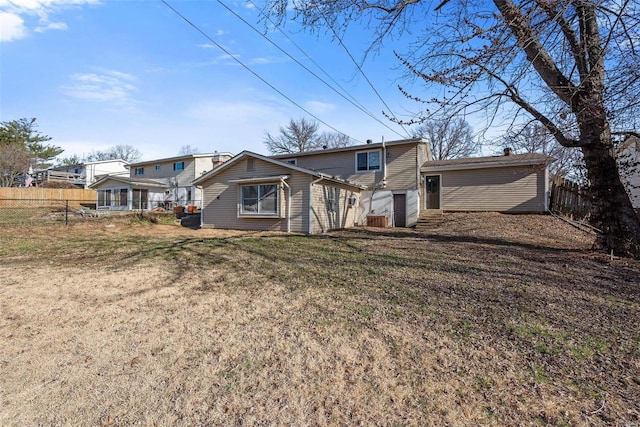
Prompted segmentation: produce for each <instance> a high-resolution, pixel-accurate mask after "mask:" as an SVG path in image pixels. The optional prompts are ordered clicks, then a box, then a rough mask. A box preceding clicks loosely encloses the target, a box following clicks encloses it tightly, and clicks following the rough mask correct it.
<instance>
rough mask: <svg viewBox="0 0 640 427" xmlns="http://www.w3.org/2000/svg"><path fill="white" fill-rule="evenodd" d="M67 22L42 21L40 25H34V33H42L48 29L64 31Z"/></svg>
mask: <svg viewBox="0 0 640 427" xmlns="http://www.w3.org/2000/svg"><path fill="white" fill-rule="evenodd" d="M67 28H68V27H67V24H66V23H64V22H46V23H43V24H42V25H40V26H38V27H36V29H35V32H36V33H44V32H45V31H49V30H62V31H66V30H67Z"/></svg>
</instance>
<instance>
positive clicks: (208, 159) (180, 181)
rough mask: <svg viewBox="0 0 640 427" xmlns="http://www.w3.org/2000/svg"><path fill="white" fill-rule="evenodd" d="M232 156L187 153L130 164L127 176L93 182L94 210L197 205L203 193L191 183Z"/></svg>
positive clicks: (227, 154) (111, 176)
mask: <svg viewBox="0 0 640 427" xmlns="http://www.w3.org/2000/svg"><path fill="white" fill-rule="evenodd" d="M231 157H232V155H231V154H230V153H217V152H216V153H208V154H189V155H184V156H177V157H170V158H165V159H158V160H150V161H144V162H137V163H132V164H130V165H129V173H128V175H127V176H116V175H107V176H104V177H102V178H101V179H100V180H98V181H96V182H95V183H93V184H92V185H91V186H90V188H93V189H95V190H96V191H97V193H98V194H97V208H98V209H110V210H131V209H153V208H155V207H157V206H163V207H171V206H176V205H180V206H187V205H194V206H198V207H199V206H200V203H201V201H202V192H201V191H202V190H201V189H200V187H196V186H194V185H193V184H192V182H193V180H194V179H196V178H198V177H200V176H201V175H203V174H204V173H206V172H208V171H210V170H212V169H213V168H215V167H216V166H218V165H220V164H222V163H224V162H225V161H227V160H229V159H230V158H231Z"/></svg>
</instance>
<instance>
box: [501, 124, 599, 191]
mask: <svg viewBox="0 0 640 427" xmlns="http://www.w3.org/2000/svg"><path fill="white" fill-rule="evenodd" d="M502 146H503V147H504V148H511V149H513V151H514V152H515V153H540V154H546V155H548V156H551V157H553V158H554V159H556V160H555V162H553V163H551V165H550V166H549V172H550V174H551V177H552V178H554V177H567V178H570V179H572V180H573V181H576V182H579V183H581V184H586V183H587V177H586V170H585V165H584V159H583V158H582V153H581V152H580V151H579V150H572V149H569V148H565V147H563V146H562V145H560V144H559V143H558V140H556V139H555V138H554V137H553V136H552V135H551V134H550V133H549V131H548V130H547V128H545V127H544V126H542V125H541V124H540V123H533V124H530V125H529V126H525V127H523V128H521V129H512V130H511V131H510V132H508V133H507V134H506V135H505V136H504V137H503V138H502Z"/></svg>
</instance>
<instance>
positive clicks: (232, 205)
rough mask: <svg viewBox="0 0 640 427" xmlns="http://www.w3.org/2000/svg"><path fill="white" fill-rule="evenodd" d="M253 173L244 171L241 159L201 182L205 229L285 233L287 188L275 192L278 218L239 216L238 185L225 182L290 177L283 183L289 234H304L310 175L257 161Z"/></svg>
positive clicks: (244, 166)
mask: <svg viewBox="0 0 640 427" xmlns="http://www.w3.org/2000/svg"><path fill="white" fill-rule="evenodd" d="M253 162H254V166H255V167H254V170H252V171H247V161H246V159H242V160H240V161H238V162H237V163H236V164H234V165H231V166H230V167H228V168H227V169H225V170H223V171H221V172H219V173H217V174H215V175H214V176H213V177H212V178H209V179H207V180H206V181H203V182H202V188H203V199H204V202H203V214H202V226H203V227H205V228H228V229H239V230H278V231H287V218H286V214H287V203H288V202H289V201H288V189H287V188H286V186H281V188H280V190H279V193H278V210H279V213H280V215H279V217H278V218H248V217H239V216H238V210H239V203H240V184H238V183H230V182H229V180H235V179H243V178H256V177H264V176H275V175H290V176H289V178H288V179H287V180H286V182H287V184H288V185H289V186H290V187H291V231H294V232H303V233H306V232H308V229H309V228H308V218H309V209H308V206H309V204H308V203H309V200H308V192H309V191H308V190H309V183H310V182H311V179H312V178H313V177H312V176H310V175H307V174H304V173H301V172H296V171H292V170H290V169H287V168H286V167H284V166H282V167H280V166H278V165H274V164H271V163H268V162H264V161H262V160H259V159H253Z"/></svg>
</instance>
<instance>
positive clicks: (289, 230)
mask: <svg viewBox="0 0 640 427" xmlns="http://www.w3.org/2000/svg"><path fill="white" fill-rule="evenodd" d="M280 182H281V183H282V184H283V185H284V186H285V187H287V233H291V186H290V185H289V184H287V182H286V181H285V180H284V178H280Z"/></svg>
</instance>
